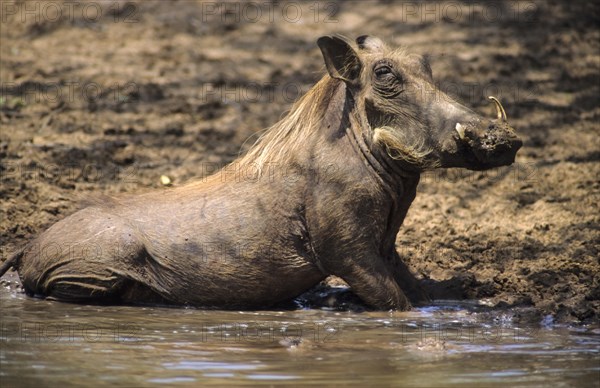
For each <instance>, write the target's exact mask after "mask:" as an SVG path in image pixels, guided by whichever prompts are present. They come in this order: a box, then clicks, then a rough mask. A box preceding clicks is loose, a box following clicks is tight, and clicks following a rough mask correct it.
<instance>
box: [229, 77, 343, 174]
mask: <svg viewBox="0 0 600 388" xmlns="http://www.w3.org/2000/svg"><path fill="white" fill-rule="evenodd" d="M339 83H340V81H339V80H335V79H332V78H330V77H329V76H325V77H323V78H322V79H321V80H320V81H319V82H317V84H316V85H315V86H313V87H312V88H311V89H310V90H309V91H308V92H307V93H306V94H305V95H304V96H302V97H301V98H300V99H299V100H298V101H296V103H295V104H294V105H293V107H292V109H291V110H290V112H289V113H288V114H287V115H286V116H285V117H284V118H283V119H282V120H281V121H279V122H277V123H276V124H274V125H273V126H271V127H269V128H267V129H265V130H264V131H263V133H262V134H261V135H260V137H259V138H258V139H257V140H256V142H255V143H254V145H253V146H252V147H251V148H250V150H249V151H248V152H247V153H246V155H244V156H243V157H242V158H240V159H238V160H237V161H236V163H239V164H240V165H241V166H248V165H252V167H253V168H257V169H259V170H260V169H262V168H263V167H264V166H265V165H266V164H267V163H271V164H275V165H278V164H279V165H285V164H287V163H288V162H289V161H290V159H291V157H293V156H294V155H296V154H297V152H296V151H298V150H299V149H301V148H302V147H305V146H306V144H307V140H308V138H309V136H310V135H311V134H314V133H315V132H316V131H318V130H319V129H320V127H321V123H322V120H323V117H324V116H325V113H326V112H327V110H328V109H329V105H330V104H331V100H332V99H333V96H334V94H335V91H336V90H337V87H338V85H339Z"/></svg>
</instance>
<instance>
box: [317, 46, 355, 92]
mask: <svg viewBox="0 0 600 388" xmlns="http://www.w3.org/2000/svg"><path fill="white" fill-rule="evenodd" d="M317 44H318V45H319V48H320V49H321V52H322V53H323V59H325V66H326V67H327V72H328V73H329V75H330V76H331V78H337V79H341V80H342V81H344V82H349V83H354V82H356V81H357V80H358V77H359V75H360V70H361V66H362V65H361V63H360V59H358V55H356V52H355V51H354V49H353V48H352V47H351V46H350V45H349V44H348V43H347V42H346V41H345V40H343V39H340V38H338V37H336V36H322V37H320V38H319V39H318V40H317Z"/></svg>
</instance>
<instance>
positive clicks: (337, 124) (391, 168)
mask: <svg viewBox="0 0 600 388" xmlns="http://www.w3.org/2000/svg"><path fill="white" fill-rule="evenodd" d="M332 82H337V87H336V90H335V93H334V94H333V97H332V98H331V100H330V101H329V105H328V109H327V111H326V113H325V115H324V116H323V122H322V125H321V129H320V131H319V132H321V133H323V134H325V136H321V137H320V139H317V142H316V143H315V144H314V147H318V146H319V144H318V143H320V142H323V141H327V139H328V140H329V143H330V144H331V141H332V140H333V142H334V143H333V144H334V147H336V148H337V150H335V151H334V150H331V154H332V155H334V156H333V157H332V158H331V159H330V160H331V161H333V162H334V163H337V164H336V166H335V170H336V171H339V172H340V173H341V174H340V175H341V176H339V177H337V179H339V180H342V181H344V182H345V185H344V186H346V187H348V188H355V189H356V188H362V190H363V191H365V192H369V193H371V195H372V196H373V197H374V199H375V200H374V201H373V202H372V204H377V205H376V206H379V207H381V209H371V213H370V214H372V215H373V216H375V215H379V216H380V218H384V217H385V219H379V220H378V222H379V223H384V224H385V227H384V229H385V232H384V233H383V235H382V236H381V237H382V241H381V244H382V245H383V247H382V248H383V249H386V250H388V249H394V245H395V239H396V235H397V233H398V231H399V229H400V226H401V225H402V222H403V221H404V218H405V216H406V214H407V211H408V209H409V207H410V205H411V203H412V201H413V200H414V198H415V195H416V189H417V185H418V183H419V178H420V174H419V172H417V171H410V170H406V169H403V168H402V166H401V165H400V164H397V163H393V161H392V162H390V160H389V158H385V157H382V155H380V152H379V150H378V149H376V148H375V147H374V145H373V141H372V133H371V131H372V129H371V128H370V126H369V123H368V121H367V119H366V115H365V114H364V110H363V109H362V106H361V104H360V101H357V100H356V99H355V98H354V97H353V96H352V94H351V93H350V92H349V91H348V90H347V88H346V85H345V84H344V83H343V82H340V81H336V80H333V81H332ZM335 155H342V156H343V157H342V158H336V157H335ZM351 159H352V160H351ZM358 166H361V167H358ZM330 170H331V169H330ZM373 182H376V184H375V185H373V184H372V183H373ZM366 185H368V186H369V187H365V186H366Z"/></svg>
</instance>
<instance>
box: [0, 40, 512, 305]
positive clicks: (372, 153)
mask: <svg viewBox="0 0 600 388" xmlns="http://www.w3.org/2000/svg"><path fill="white" fill-rule="evenodd" d="M357 43H358V47H355V46H352V45H351V44H349V43H348V42H346V41H345V40H343V39H340V38H336V37H324V38H321V39H320V40H319V46H320V48H321V51H322V52H323V55H324V58H325V63H326V66H327V70H328V73H329V75H326V76H325V77H324V78H323V79H322V80H321V81H320V82H319V83H318V84H317V85H316V86H315V87H314V88H313V89H312V90H311V91H309V93H308V94H307V95H306V96H305V97H303V98H302V99H301V100H300V101H299V102H298V103H297V104H296V105H295V107H294V108H293V109H292V112H291V113H290V114H289V115H288V116H287V117H286V118H285V119H284V120H283V121H282V122H280V123H278V124H276V125H275V126H274V127H273V128H271V129H270V130H268V131H267V132H266V133H265V135H264V136H263V137H262V138H261V139H260V140H259V141H258V143H257V144H256V145H255V146H254V147H253V148H252V149H251V150H250V152H249V153H248V155H246V156H244V157H242V158H241V159H239V160H237V161H235V162H233V163H232V164H231V165H230V166H227V167H226V168H225V169H224V170H222V171H220V172H217V173H216V174H215V175H213V176H211V177H209V178H206V179H204V180H201V181H198V182H194V183H191V184H188V185H186V186H182V187H179V188H174V189H168V190H162V191H157V192H151V193H146V194H141V195H137V196H124V197H120V198H111V199H108V200H105V201H103V202H102V203H98V204H94V205H92V206H89V207H87V208H85V209H83V210H80V211H78V212H76V213H75V214H73V215H71V216H69V217H67V218H65V219H63V220H62V221H60V222H58V223H56V224H55V225H53V226H52V227H50V228H49V229H48V230H46V231H45V232H43V233H41V234H40V236H39V237H38V238H37V239H35V240H34V241H32V242H31V243H30V244H28V245H27V246H26V247H25V248H24V250H23V251H22V252H18V253H17V254H16V255H15V256H14V257H13V258H12V259H10V260H11V261H10V262H9V263H8V264H6V265H5V269H6V268H7V266H8V265H13V266H15V267H16V268H17V270H18V272H19V275H20V277H21V279H22V282H23V285H24V287H25V290H26V292H27V293H29V294H31V295H37V296H43V297H51V298H54V299H58V300H62V301H73V302H81V301H85V302H99V303H120V302H126V303H170V304H177V305H192V306H199V307H207V308H261V307H268V306H272V305H274V304H276V303H278V302H282V301H286V300H289V299H291V298H294V297H296V296H298V295H299V294H301V293H302V292H304V291H306V290H307V289H309V288H311V287H313V286H314V285H315V284H317V283H318V282H319V281H321V280H323V279H325V278H326V277H327V276H329V275H336V276H338V277H341V278H342V279H344V280H345V281H346V282H347V283H348V284H349V285H350V286H351V288H352V290H353V291H354V292H355V293H356V294H357V295H358V296H359V297H360V298H361V299H363V300H364V301H365V302H366V303H367V304H368V305H370V306H372V307H374V308H378V309H388V308H397V309H407V308H409V307H410V301H409V298H410V299H412V300H413V302H415V301H421V300H425V299H427V296H426V295H425V293H424V292H423V291H422V290H421V289H420V288H419V287H418V285H417V282H416V280H415V278H414V277H413V276H412V274H410V272H409V271H408V269H407V268H406V266H405V265H404V264H403V263H402V262H401V261H400V258H399V256H398V254H397V252H396V250H395V241H396V235H397V233H398V231H399V228H400V226H401V224H402V221H403V220H404V217H405V216H406V213H407V211H408V208H409V207H410V204H411V203H412V201H413V199H414V197H415V194H416V188H417V185H418V182H419V176H420V173H421V172H422V171H424V169H425V168H426V166H430V167H431V166H435V167H447V166H457V165H459V166H463V167H467V168H473V169H478V168H489V167H493V166H497V165H505V164H510V163H512V162H513V161H514V156H515V153H516V150H517V149H518V147H519V146H520V145H519V144H517V141H516V140H515V139H516V137H515V136H514V133H513V132H512V129H511V128H510V127H508V125H507V124H504V123H505V120H504V119H503V120H501V121H502V122H501V123H500V124H501V125H502V126H506V128H504V127H502V128H500V127H498V126H497V125H496V124H494V122H493V121H490V120H485V119H484V118H482V117H479V116H478V115H476V114H474V113H473V112H471V111H470V110H468V109H466V108H464V107H462V106H460V105H456V107H455V106H454V105H452V104H454V102H452V101H450V100H445V101H444V103H443V104H437V105H439V108H436V106H437V105H436V104H435V103H434V102H433V101H421V100H419V98H422V97H418V98H416V99H415V98H414V94H411V93H404V94H403V93H400V94H398V95H396V94H395V93H391V92H389V90H387V91H386V90H385V88H384V87H383V86H382V87H378V88H373V85H375V86H377V82H379V81H378V80H377V79H376V78H373V77H379V76H380V75H381V74H384V75H386V77H387V78H386V79H385V82H386V83H385V85H387V86H389V87H390V88H392V87H393V88H396V87H397V86H398V82H402V85H401V87H402V88H404V89H403V90H408V87H409V86H408V85H409V84H408V80H410V81H411V85H418V84H419V82H421V83H427V85H429V86H431V80H430V78H429V76H428V75H427V74H426V73H427V71H424V70H423V69H422V68H413V69H411V68H410V66H413V67H414V66H417V67H418V66H421V65H423V66H426V64H423V62H422V61H420V62H419V61H417V62H414V61H412V62H403V61H404V58H406V55H405V54H404V53H402V52H395V51H390V50H387V49H386V48H385V46H384V45H383V43H382V42H381V41H379V40H378V39H376V38H367V37H361V38H359V39H358V40H357ZM388 56H389V57H390V58H391V59H390V58H388ZM382 58H385V59H388V60H389V63H388V65H387V66H390V67H392V68H393V70H394V71H396V70H397V71H398V72H400V71H402V72H403V73H402V77H400V76H398V79H397V80H393V79H391V78H389V75H388V74H385V72H382V71H376V70H377V66H380V65H379V63H380V62H381V59H382ZM414 63H417V64H416V65H414ZM419 63H421V65H419ZM411 64H413V65H411ZM427 66H428V65H427ZM396 68H397V69H396ZM388 70H389V69H388ZM425 70H427V69H425ZM429 73H430V70H429ZM423 74H424V75H423ZM411 77H412V78H411ZM371 79H372V80H373V84H371V83H370V80H371ZM374 90H375V91H374ZM373 93H379V95H378V96H374V94H373ZM381 96H384V97H385V98H388V99H389V100H388V101H387V102H386V103H388V104H392V105H393V107H394V108H393V109H391V110H390V112H387V113H385V114H388V115H391V116H392V117H391V118H389V119H386V120H382V122H386V123H393V126H392V128H391V129H390V127H389V126H387V127H385V128H383V129H382V130H381V131H382V132H381V133H382V135H381V136H379V137H378V136H376V135H377V133H378V132H377V131H378V130H379V129H378V127H377V126H376V124H377V123H375V121H377V120H375V119H373V117H369V109H368V106H372V108H373V109H372V111H371V112H375V111H377V109H381V107H382V106H385V104H384V103H383V102H381V100H377V99H378V98H381ZM411 96H412V97H411ZM411 98H412V100H408V99H411ZM369 104H371V105H369ZM378 104H379V105H378ZM419 104H421V105H422V109H421V108H419ZM447 104H450V105H451V106H450V107H449V106H446V105H447ZM405 107H410V108H405ZM425 107H426V109H425ZM403 109H411V111H410V112H409V113H410V116H406V113H407V111H406V110H405V111H403ZM415 115H416V116H415ZM403 117H404V118H405V119H406V117H410V118H411V119H410V120H408V119H406V120H405V121H406V123H405V125H399V124H398V123H403V121H402V119H403ZM457 123H463V125H464V126H465V128H466V129H465V131H466V134H465V133H464V131H463V132H462V133H461V132H457V130H456V128H455V126H456V124H457ZM461 128H462V127H461ZM498 128H499V129H498ZM507 128H508V129H507ZM384 131H385V132H384ZM491 131H495V133H496V135H497V136H496V137H497V139H496V140H495V141H496V142H497V143H498V144H500V143H502V144H503V146H502V147H504V148H502V152H500V153H499V154H498V155H495V156H494V157H495V158H497V159H498V160H499V162H494V160H492V159H493V158H491V157H490V155H488V154H485V152H486V151H485V150H484V149H483V148H482V146H481V144H483V143H484V142H482V141H481V140H480V139H481V138H482V134H483V136H486V135H489V134H490V133H491ZM502 131H505V132H506V133H504V135H503V134H502ZM384 135H385V136H384ZM408 135H410V136H408ZM398 139H412V140H407V141H410V142H413V143H414V144H406V145H407V146H408V147H406V148H404V147H398V143H399V140H398ZM515 144H516V145H515ZM422 145H429V146H430V150H429V151H428V152H421V153H417V155H415V154H414V152H413V154H402V153H403V152H404V151H406V150H408V151H406V152H407V153H410V152H411V150H412V151H414V150H417V149H419V147H420V146H422ZM504 145H506V147H505V146H504ZM484 154H485V155H484ZM481 155H483V156H481ZM415 158H417V159H418V160H415ZM419 158H420V159H419ZM483 158H485V161H484V160H482V159H483ZM407 295H408V296H409V298H407Z"/></svg>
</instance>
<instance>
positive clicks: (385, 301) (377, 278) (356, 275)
mask: <svg viewBox="0 0 600 388" xmlns="http://www.w3.org/2000/svg"><path fill="white" fill-rule="evenodd" d="M334 275H336V276H338V277H341V278H342V279H344V281H346V283H348V285H349V286H350V287H351V288H352V291H354V293H356V294H357V295H358V296H359V297H360V298H361V299H362V300H363V301H364V302H365V303H367V304H368V305H369V306H371V307H374V308H377V309H381V310H387V309H398V310H408V309H410V307H411V304H410V302H409V300H408V298H407V297H406V295H404V292H403V291H402V289H401V288H400V286H399V285H398V283H397V282H396V280H395V279H394V276H393V273H392V271H391V269H390V267H389V265H388V263H386V260H384V259H383V258H381V257H377V256H376V257H369V258H365V257H363V258H361V259H360V260H356V259H351V260H349V265H348V266H347V267H345V268H344V269H342V270H340V271H336V273H334Z"/></svg>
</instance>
